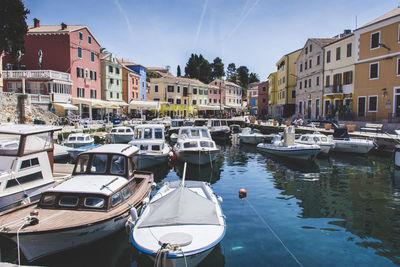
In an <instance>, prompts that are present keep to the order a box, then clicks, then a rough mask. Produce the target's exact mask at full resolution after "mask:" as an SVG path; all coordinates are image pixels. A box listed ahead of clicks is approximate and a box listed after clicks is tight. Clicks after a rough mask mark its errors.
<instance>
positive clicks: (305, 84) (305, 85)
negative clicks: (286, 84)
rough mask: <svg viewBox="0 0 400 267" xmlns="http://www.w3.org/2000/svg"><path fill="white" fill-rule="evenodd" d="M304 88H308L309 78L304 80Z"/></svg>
mask: <svg viewBox="0 0 400 267" xmlns="http://www.w3.org/2000/svg"><path fill="white" fill-rule="evenodd" d="M304 88H307V80H305V81H304Z"/></svg>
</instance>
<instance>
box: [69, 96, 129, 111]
mask: <svg viewBox="0 0 400 267" xmlns="http://www.w3.org/2000/svg"><path fill="white" fill-rule="evenodd" d="M72 103H73V104H84V105H88V106H91V107H92V108H112V109H118V108H121V106H126V105H128V104H126V103H125V102H123V101H104V100H100V99H88V98H75V97H73V98H72Z"/></svg>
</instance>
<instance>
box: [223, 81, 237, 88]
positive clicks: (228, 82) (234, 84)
mask: <svg viewBox="0 0 400 267" xmlns="http://www.w3.org/2000/svg"><path fill="white" fill-rule="evenodd" d="M224 84H225V85H230V86H235V87H240V85H237V84H236V83H233V82H230V81H224Z"/></svg>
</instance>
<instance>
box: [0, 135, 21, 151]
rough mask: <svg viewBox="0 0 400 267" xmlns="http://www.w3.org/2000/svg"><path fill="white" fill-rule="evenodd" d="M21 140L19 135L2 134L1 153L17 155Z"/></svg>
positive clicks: (0, 139) (0, 136) (0, 141)
mask: <svg viewBox="0 0 400 267" xmlns="http://www.w3.org/2000/svg"><path fill="white" fill-rule="evenodd" d="M19 140H20V136H19V135H11V134H0V155H10V156H16V155H17V153H18V147H19Z"/></svg>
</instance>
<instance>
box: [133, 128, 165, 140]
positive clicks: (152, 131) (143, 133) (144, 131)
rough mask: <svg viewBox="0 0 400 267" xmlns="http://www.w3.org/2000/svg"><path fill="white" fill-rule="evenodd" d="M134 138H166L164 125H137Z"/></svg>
mask: <svg viewBox="0 0 400 267" xmlns="http://www.w3.org/2000/svg"><path fill="white" fill-rule="evenodd" d="M133 140H164V126H163V125H161V124H143V125H137V126H135V131H134V134H133Z"/></svg>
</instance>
